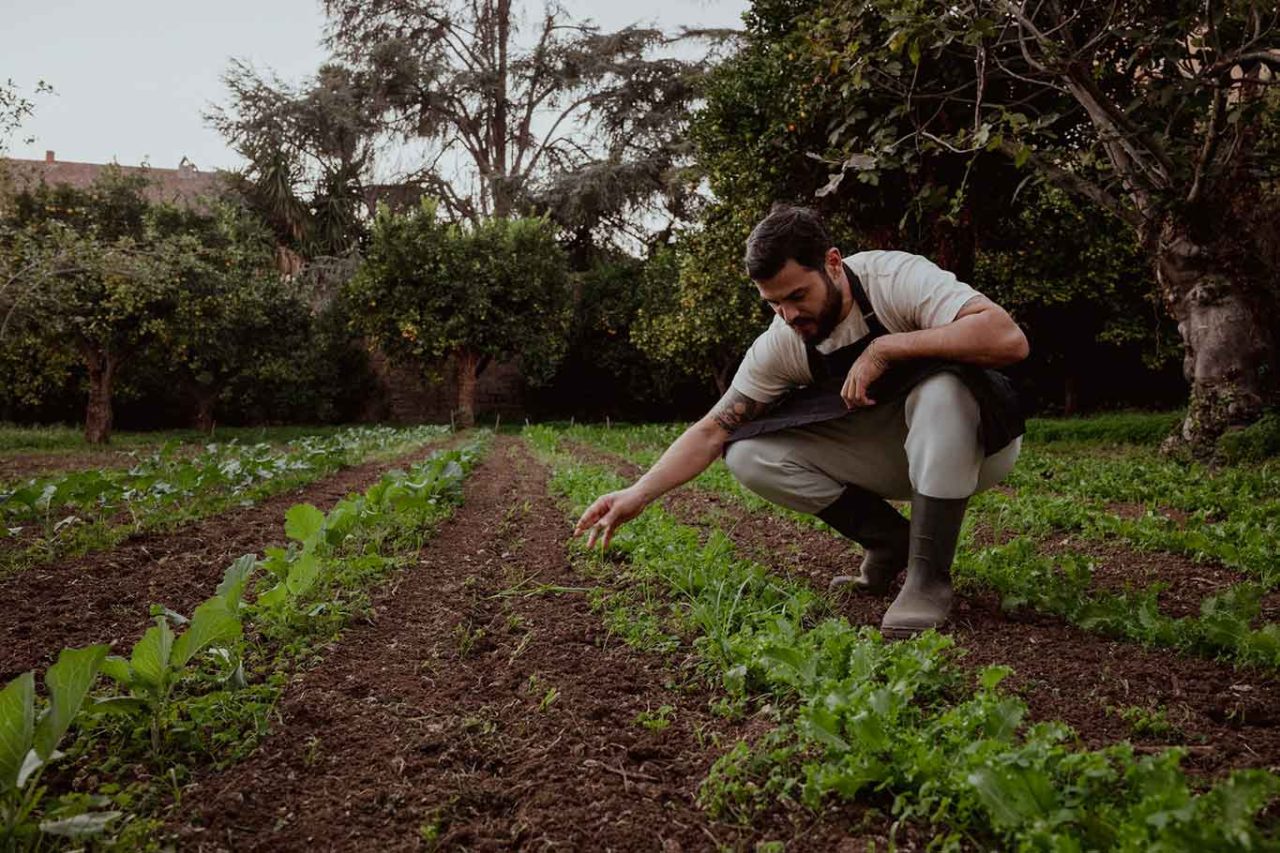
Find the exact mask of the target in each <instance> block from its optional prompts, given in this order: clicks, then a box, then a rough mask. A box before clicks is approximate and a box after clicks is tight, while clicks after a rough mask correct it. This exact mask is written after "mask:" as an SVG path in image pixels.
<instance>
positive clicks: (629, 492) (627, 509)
mask: <svg viewBox="0 0 1280 853" xmlns="http://www.w3.org/2000/svg"><path fill="white" fill-rule="evenodd" d="M647 503H648V501H646V500H645V499H644V497H643V496H642V495H641V494H640V493H639V492H638V491H636V490H635V487H634V486H632V487H630V488H626V489H623V490H622V491H620V492H610V493H609V494H607V495H603V496H601V497H598V498H596V501H595V503H593V504H592V505H591V506H589V507H587V511H586V512H584V513H583V514H582V518H580V519H578V526H577V527H575V528H573V535H574V536H581V535H582V534H583V533H585V532H587V531H588V530H589V531H591V532H590V534H589V535H588V536H587V548H594V547H595V544H596V540H597V539H599V540H600V550H601V551H603V550H605V549H606V548H608V547H609V542H610V541H611V540H612V539H613V532H614V531H615V530H617V529H618V528H619V527H621V526H622V525H623V524H625V523H626V522H628V521H630V520H631V519H633V518H635V517H636V516H637V515H639V514H640V513H641V512H642V511H643V510H644V508H645V505H646V504H647Z"/></svg>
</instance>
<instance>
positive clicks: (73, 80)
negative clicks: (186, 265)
mask: <svg viewBox="0 0 1280 853" xmlns="http://www.w3.org/2000/svg"><path fill="white" fill-rule="evenodd" d="M541 5H542V4H541V3H540V2H536V3H535V4H534V5H532V6H531V7H530V8H531V9H534V10H536V9H540V8H541ZM561 5H562V6H564V7H565V8H566V9H567V10H568V11H569V13H570V14H571V15H573V16H575V17H578V18H591V19H593V20H595V22H596V23H598V24H600V25H601V26H602V27H604V28H606V29H615V28H617V27H621V26H625V25H627V24H631V23H637V22H638V23H642V24H655V23H656V24H657V25H659V26H662V27H665V28H669V29H674V28H676V27H678V26H682V25H689V26H694V25H697V26H711V27H737V26H739V25H740V17H741V14H742V12H743V11H744V10H745V9H746V8H747V0H692V2H690V0H685V2H680V0H648V2H645V3H620V2H617V0H613V2H611V0H561ZM0 21H2V22H3V23H0V82H2V81H4V80H6V79H11V80H12V81H13V82H14V84H15V85H17V87H18V88H19V89H20V90H21V91H22V92H23V93H25V94H27V95H28V96H30V95H31V94H32V93H33V91H34V89H35V86H36V82H37V81H38V80H44V81H45V82H47V83H49V84H50V85H52V86H53V87H54V89H55V94H53V95H42V96H39V97H38V98H36V99H35V100H36V111H35V115H34V116H33V117H32V118H30V119H28V120H27V122H26V124H25V125H24V126H23V127H22V128H21V129H20V130H19V131H18V132H17V133H16V134H14V137H13V138H12V139H11V140H10V142H9V150H8V154H9V156H11V157H20V158H29V159H43V157H44V152H45V151H46V150H53V151H55V152H56V154H57V158H58V159H59V160H72V161H79V162H89V163H109V162H111V161H113V160H115V161H117V162H119V163H121V164H124V165H137V164H139V163H142V162H144V161H145V162H147V163H150V165H152V166H157V167H163V168H173V167H175V166H177V164H178V161H179V160H181V159H182V158H183V157H184V156H185V157H189V158H190V159H191V160H192V161H193V162H195V164H196V165H197V166H199V167H200V168H201V169H212V168H219V167H222V168H227V167H233V166H236V165H238V158H237V156H236V154H235V153H234V152H232V151H231V150H230V149H229V148H227V146H226V145H225V144H224V143H223V141H222V138H221V137H220V136H219V135H218V134H217V133H215V132H214V131H213V130H211V129H209V128H208V127H206V126H205V122H204V120H203V119H202V118H201V114H202V113H204V112H205V111H206V110H207V109H208V107H209V106H210V105H211V104H214V103H223V102H225V99H226V92H225V90H224V88H223V85H222V81H221V76H222V74H223V72H224V71H225V70H226V68H227V63H228V60H230V59H231V58H232V57H236V58H240V59H246V60H248V61H250V62H251V63H253V64H254V65H255V66H257V67H258V68H260V69H272V70H274V71H275V72H276V73H277V74H278V75H279V76H280V77H281V78H283V79H285V80H288V81H291V82H292V81H297V80H300V79H302V78H304V77H306V76H308V75H309V74H311V73H313V72H314V71H315V70H316V68H317V67H318V66H319V64H320V63H321V61H323V59H324V57H325V54H324V52H323V51H322V50H321V48H320V45H319V41H320V36H321V32H322V30H323V27H324V17H323V15H322V14H321V11H320V2H319V0H219V2H216V3H213V2H209V0H203V2H199V3H196V2H190V0H164V2H161V0H118V2H113V3H108V2H103V0H43V2H41V0H0ZM28 136H34V137H35V140H34V141H33V142H32V143H30V144H28V143H26V142H25V138H26V137H28Z"/></svg>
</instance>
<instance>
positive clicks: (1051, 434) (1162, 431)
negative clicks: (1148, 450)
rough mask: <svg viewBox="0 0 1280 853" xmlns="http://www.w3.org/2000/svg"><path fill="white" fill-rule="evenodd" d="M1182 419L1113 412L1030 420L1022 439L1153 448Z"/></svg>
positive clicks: (1170, 414) (1172, 415) (1160, 414)
mask: <svg viewBox="0 0 1280 853" xmlns="http://www.w3.org/2000/svg"><path fill="white" fill-rule="evenodd" d="M1182 417H1183V413H1182V412H1115V413H1110V414H1100V415H1090V416H1089V417H1082V418H1031V419H1029V420H1028V421H1027V436H1026V438H1025V439H1024V440H1025V441H1026V442H1027V443H1028V444H1043V443H1045V442H1112V443H1116V444H1143V445H1150V446H1152V447H1154V446H1156V445H1158V444H1160V442H1161V441H1163V440H1164V439H1165V438H1166V437H1167V436H1168V435H1169V433H1170V431H1172V430H1173V429H1174V427H1176V426H1177V425H1178V424H1179V423H1181V422H1182Z"/></svg>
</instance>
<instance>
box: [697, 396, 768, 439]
mask: <svg viewBox="0 0 1280 853" xmlns="http://www.w3.org/2000/svg"><path fill="white" fill-rule="evenodd" d="M767 408H769V406H768V404H767V403H759V402H756V401H755V400H752V399H751V398H750V397H748V396H747V395H746V394H743V393H742V392H740V391H736V390H734V389H733V388H730V389H729V391H728V392H727V393H726V394H725V395H724V396H723V397H721V398H720V402H719V403H716V407H715V408H714V409H712V411H711V417H712V418H713V419H714V420H715V422H716V423H717V424H719V425H720V428H721V429H723V430H724V431H725V432H733V431H734V430H736V429H737V428H738V427H740V426H742V425H743V424H745V423H746V422H747V421H750V420H752V419H753V418H756V417H759V415H760V413H761V412H763V411H764V410H765V409H767Z"/></svg>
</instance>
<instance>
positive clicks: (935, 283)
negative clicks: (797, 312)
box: [733, 251, 982, 403]
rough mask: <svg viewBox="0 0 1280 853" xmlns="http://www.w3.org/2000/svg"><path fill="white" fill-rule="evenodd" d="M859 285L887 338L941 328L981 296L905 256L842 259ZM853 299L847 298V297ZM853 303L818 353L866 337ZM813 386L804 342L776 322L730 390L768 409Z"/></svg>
mask: <svg viewBox="0 0 1280 853" xmlns="http://www.w3.org/2000/svg"><path fill="white" fill-rule="evenodd" d="M844 261H845V263H846V264H848V265H849V268H850V269H851V270H853V271H854V272H855V273H857V275H858V278H860V279H862V285H863V287H864V288H865V289H866V291H867V298H868V299H870V300H871V307H872V308H874V309H875V312H876V316H877V317H879V318H880V322H881V323H883V324H884V327H885V328H886V329H888V330H889V331H890V332H915V331H919V330H920V329H933V328H937V327H938V326H945V325H946V324H947V323H950V322H951V321H952V320H954V319H955V318H956V314H958V313H960V309H961V308H962V307H964V304H965V303H966V302H968V301H969V300H970V299H973V298H974V297H975V296H981V295H982V294H981V293H979V292H978V291H976V290H974V289H973V288H972V287H970V286H969V285H967V284H965V283H964V282H962V281H960V280H959V279H957V278H956V276H955V274H954V273H950V272H947V271H946V270H944V269H940V268H939V267H938V266H937V265H936V264H934V263H933V261H930V260H929V259H928V258H924V257H921V256H920V255H913V254H911V253H909V252H882V251H872V252H859V253H858V254H856V255H853V256H851V257H848V258H845V259H844ZM850 298H852V294H850ZM867 332H868V329H867V324H866V322H865V321H864V320H863V319H862V312H861V311H859V310H858V306H857V304H856V303H855V304H854V305H853V307H852V308H851V309H850V311H849V316H847V317H845V318H844V320H842V321H841V322H840V324H839V325H838V326H836V327H835V329H834V330H833V331H832V332H831V335H830V336H829V337H828V338H827V339H826V340H825V341H823V342H822V343H820V344H818V351H819V352H821V353H824V354H825V353H831V352H834V351H835V350H837V349H839V348H840V347H843V346H847V345H848V344H851V343H853V342H854V341H856V340H858V339H859V338H861V337H862V336H863V335H865V334H867ZM812 382H813V376H812V374H810V372H809V359H808V358H807V357H806V355H805V348H804V338H802V337H801V336H800V333H799V332H797V331H796V330H795V329H793V328H791V327H790V326H788V325H787V324H786V323H785V322H784V321H783V319H782V318H781V317H777V316H775V317H774V318H773V322H772V323H771V324H770V325H769V328H768V329H766V330H765V331H764V332H763V333H762V334H761V335H760V337H758V338H756V340H755V343H753V344H752V345H751V348H750V349H748V350H747V354H746V356H744V357H743V359H742V365H741V366H740V367H739V368H738V372H737V373H736V374H735V375H734V377H733V388H734V390H736V391H739V392H741V393H742V394H745V395H746V396H748V397H750V398H751V399H752V400H755V401H756V402H759V403H772V402H773V401H774V400H776V399H778V398H779V397H781V396H782V395H783V394H785V393H786V392H787V391H790V390H791V389H793V388H800V387H803V386H805V385H809V384H810V383H812Z"/></svg>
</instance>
